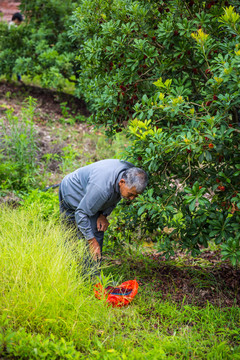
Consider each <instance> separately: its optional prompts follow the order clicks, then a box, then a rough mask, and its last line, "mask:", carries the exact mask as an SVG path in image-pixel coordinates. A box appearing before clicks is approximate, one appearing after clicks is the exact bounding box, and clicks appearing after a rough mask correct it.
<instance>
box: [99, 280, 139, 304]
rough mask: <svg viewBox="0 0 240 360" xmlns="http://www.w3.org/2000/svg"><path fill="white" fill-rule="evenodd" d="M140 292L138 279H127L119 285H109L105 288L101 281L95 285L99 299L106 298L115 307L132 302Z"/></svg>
mask: <svg viewBox="0 0 240 360" xmlns="http://www.w3.org/2000/svg"><path fill="white" fill-rule="evenodd" d="M137 292H138V283H137V281H136V280H129V281H125V282H124V283H122V284H121V285H119V286H117V287H113V286H108V287H106V288H105V289H104V290H103V287H102V285H101V284H100V283H98V284H96V285H94V294H95V296H96V298H97V299H106V302H107V303H108V304H109V305H112V306H113V307H122V306H126V305H128V304H130V302H131V301H132V300H133V298H134V297H135V295H136V294H137Z"/></svg>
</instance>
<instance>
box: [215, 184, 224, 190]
mask: <svg viewBox="0 0 240 360" xmlns="http://www.w3.org/2000/svg"><path fill="white" fill-rule="evenodd" d="M217 188H218V190H220V191H225V186H221V185H219V186H218V187H217Z"/></svg>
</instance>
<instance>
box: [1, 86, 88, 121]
mask: <svg viewBox="0 0 240 360" xmlns="http://www.w3.org/2000/svg"><path fill="white" fill-rule="evenodd" d="M29 96H31V97H33V98H35V99H36V100H37V108H36V112H37V111H38V110H39V118H38V119H36V120H40V121H42V122H44V121H45V120H46V121H49V119H51V120H52V121H53V120H54V119H55V120H58V119H59V118H61V117H62V111H63V110H62V108H63V107H62V104H66V105H64V106H65V108H66V107H67V108H68V110H67V111H68V112H69V115H71V116H76V115H78V114H80V115H82V116H85V117H89V116H90V112H89V111H88V109H87V106H86V104H85V102H84V101H83V100H81V99H77V98H76V97H75V96H73V95H70V94H66V93H64V92H59V91H54V90H50V89H43V88H40V87H37V86H31V85H27V86H26V85H24V84H17V83H8V82H5V81H1V82H0V104H6V103H7V104H8V105H9V106H12V107H13V108H14V109H15V110H16V111H17V110H19V109H20V108H21V107H22V102H23V101H24V100H25V99H26V98H27V97H29Z"/></svg>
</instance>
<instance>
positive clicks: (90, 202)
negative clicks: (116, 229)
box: [75, 183, 108, 260]
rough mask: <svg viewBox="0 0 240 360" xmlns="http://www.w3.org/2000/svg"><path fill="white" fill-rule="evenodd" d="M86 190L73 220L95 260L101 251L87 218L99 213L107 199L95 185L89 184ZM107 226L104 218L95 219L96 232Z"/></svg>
mask: <svg viewBox="0 0 240 360" xmlns="http://www.w3.org/2000/svg"><path fill="white" fill-rule="evenodd" d="M86 190H87V191H86V194H85V196H84V197H83V198H82V200H81V201H80V203H79V205H78V207H77V209H76V211H75V219H76V223H77V226H78V228H79V230H80V231H81V233H82V234H83V236H84V237H85V239H86V240H87V241H88V243H89V247H90V252H91V254H92V255H93V257H94V259H95V260H97V259H98V258H100V257H101V249H100V246H99V244H98V242H97V240H96V238H95V236H94V233H93V230H92V227H91V222H90V219H89V217H91V216H93V215H95V214H96V213H97V212H98V211H100V210H101V208H102V207H103V205H104V204H105V203H106V201H107V200H108V199H107V196H106V194H105V192H104V191H103V190H102V189H100V188H99V187H98V186H96V185H95V184H91V183H90V184H89V185H88V186H87V189H86ZM107 226H108V221H107V219H106V217H105V216H103V215H100V216H99V218H98V219H97V229H98V231H105V229H106V228H107Z"/></svg>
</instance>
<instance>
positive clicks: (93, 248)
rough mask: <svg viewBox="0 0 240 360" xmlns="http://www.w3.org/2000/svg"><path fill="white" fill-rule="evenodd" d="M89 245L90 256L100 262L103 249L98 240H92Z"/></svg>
mask: <svg viewBox="0 0 240 360" xmlns="http://www.w3.org/2000/svg"><path fill="white" fill-rule="evenodd" d="M88 243H89V250H90V254H91V255H92V257H93V259H94V260H95V261H98V260H100V259H101V249H100V245H99V243H98V242H97V240H96V238H92V239H90V240H88Z"/></svg>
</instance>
